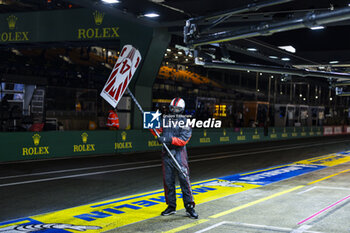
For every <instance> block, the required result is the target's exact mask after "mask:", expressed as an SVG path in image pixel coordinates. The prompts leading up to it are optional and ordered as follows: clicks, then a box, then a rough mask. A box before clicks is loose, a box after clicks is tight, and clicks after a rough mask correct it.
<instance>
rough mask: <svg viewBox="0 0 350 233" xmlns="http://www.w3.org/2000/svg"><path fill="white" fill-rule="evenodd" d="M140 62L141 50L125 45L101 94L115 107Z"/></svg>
mask: <svg viewBox="0 0 350 233" xmlns="http://www.w3.org/2000/svg"><path fill="white" fill-rule="evenodd" d="M140 62H141V54H140V52H139V51H138V50H137V49H135V48H134V47H132V46H131V45H125V46H124V47H123V49H122V51H121V53H120V56H119V57H118V60H117V62H116V63H115V65H114V68H113V70H112V73H111V74H110V76H109V78H108V80H107V82H106V84H105V86H104V88H103V90H102V92H101V94H100V95H101V96H102V98H104V99H105V100H106V101H107V102H108V103H109V104H110V105H112V106H113V108H115V107H116V106H117V105H118V102H119V100H120V99H121V98H122V96H123V94H124V92H125V89H126V88H127V86H128V85H129V83H130V81H131V79H132V77H133V75H134V73H135V71H136V69H137V67H138V66H139V65H140Z"/></svg>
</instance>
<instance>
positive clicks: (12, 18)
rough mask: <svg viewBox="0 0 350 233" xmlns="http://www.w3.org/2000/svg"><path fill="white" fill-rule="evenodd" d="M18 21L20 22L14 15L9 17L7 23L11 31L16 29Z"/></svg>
mask: <svg viewBox="0 0 350 233" xmlns="http://www.w3.org/2000/svg"><path fill="white" fill-rule="evenodd" d="M17 20H18V18H17V17H16V16H14V15H10V16H9V17H7V23H8V25H9V29H10V30H13V29H15V28H16V22H17Z"/></svg>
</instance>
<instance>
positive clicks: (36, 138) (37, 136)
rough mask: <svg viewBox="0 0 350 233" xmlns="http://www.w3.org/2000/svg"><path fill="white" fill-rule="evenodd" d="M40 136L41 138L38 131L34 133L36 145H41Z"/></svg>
mask: <svg viewBox="0 0 350 233" xmlns="http://www.w3.org/2000/svg"><path fill="white" fill-rule="evenodd" d="M40 138H41V136H40V135H39V134H37V133H36V134H34V135H33V141H34V145H36V146H37V145H39V143H40Z"/></svg>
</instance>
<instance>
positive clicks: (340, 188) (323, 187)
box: [297, 186, 350, 195]
mask: <svg viewBox="0 0 350 233" xmlns="http://www.w3.org/2000/svg"><path fill="white" fill-rule="evenodd" d="M316 188H321V189H334V190H350V189H349V188H342V187H330V186H314V187H311V188H309V189H306V190H304V191H301V192H298V193H297V194H299V195H300V194H303V193H306V192H309V191H311V190H313V189H316Z"/></svg>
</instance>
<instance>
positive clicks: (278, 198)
mask: <svg viewBox="0 0 350 233" xmlns="http://www.w3.org/2000/svg"><path fill="white" fill-rule="evenodd" d="M349 139H350V138H349V137H348V136H337V137H322V138H310V139H298V140H288V141H274V142H266V143H254V144H240V145H231V146H222V147H216V148H214V147H207V148H195V149H191V150H189V161H190V169H191V180H192V184H193V190H194V194H195V201H196V203H197V205H196V211H197V212H198V214H199V219H190V218H188V217H186V216H185V210H184V208H183V204H182V201H181V192H180V190H179V194H178V196H179V199H178V208H177V213H176V214H175V215H171V216H159V214H160V212H161V211H162V210H164V209H165V208H166V204H165V203H164V199H162V196H163V190H162V175H161V164H160V156H159V152H147V153H137V154H125V155H117V156H116V155H106V156H96V157H82V158H68V159H58V160H50V161H32V162H20V163H18V162H17V163H7V164H0V200H1V201H0V232H11V233H13V232H23V231H24V232H33V231H29V230H23V229H22V231H19V230H18V229H19V226H21V225H27V226H28V227H27V228H29V225H30V226H31V227H34V225H35V227H39V225H40V224H41V227H44V228H45V227H48V225H47V224H51V225H50V227H51V228H50V229H47V228H45V232H49V231H52V232H77V230H86V231H87V232H220V233H223V232H350V222H349V221H348V218H349V216H350V205H348V204H349V201H350V185H349V182H348V180H349V178H350V164H349V161H350V152H349V150H350V140H349ZM43 224H46V226H43ZM54 224H56V225H54ZM59 224H65V225H64V226H63V225H59ZM67 224H70V226H68V225H67ZM9 228H11V231H8V230H6V229H9ZM38 229H39V228H38ZM40 229H41V228H40Z"/></svg>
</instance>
